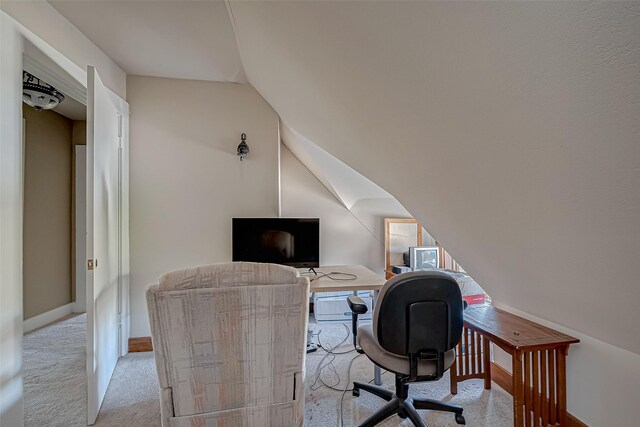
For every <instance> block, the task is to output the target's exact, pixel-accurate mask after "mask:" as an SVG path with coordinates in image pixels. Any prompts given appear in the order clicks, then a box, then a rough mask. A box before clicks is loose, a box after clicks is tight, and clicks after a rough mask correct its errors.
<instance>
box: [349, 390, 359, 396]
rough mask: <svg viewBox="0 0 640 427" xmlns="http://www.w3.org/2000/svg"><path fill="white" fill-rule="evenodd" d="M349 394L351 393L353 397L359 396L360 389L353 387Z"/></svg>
mask: <svg viewBox="0 0 640 427" xmlns="http://www.w3.org/2000/svg"><path fill="white" fill-rule="evenodd" d="M351 394H353V395H354V396H355V397H358V396H360V389H358V388H354V389H353V391H352V392H351Z"/></svg>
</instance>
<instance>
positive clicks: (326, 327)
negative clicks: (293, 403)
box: [25, 318, 513, 427]
mask: <svg viewBox="0 0 640 427" xmlns="http://www.w3.org/2000/svg"><path fill="white" fill-rule="evenodd" d="M81 323H82V322H81V320H80V319H78V318H73V319H68V320H65V321H63V322H61V323H58V324H56V325H52V326H50V327H48V328H47V329H50V328H54V329H53V331H52V332H53V333H54V334H55V336H58V338H55V337H54V336H52V337H49V336H48V335H49V334H50V331H48V330H39V331H36V332H34V333H33V334H29V335H27V336H25V397H26V399H25V414H27V413H28V414H29V417H28V422H27V424H26V425H27V426H81V425H84V408H85V407H86V398H85V394H86V391H85V387H86V385H85V384H86V383H83V381H86V376H85V375H84V340H85V338H84V325H82V324H81ZM312 328H313V330H314V332H315V333H316V334H317V333H318V332H320V335H319V338H320V340H321V342H322V344H323V345H324V346H325V347H333V346H336V345H337V344H338V343H340V341H342V339H344V338H345V337H346V335H347V331H346V330H345V328H344V326H343V325H342V324H341V323H326V324H313V325H312ZM76 329H82V332H79V331H76ZM35 334H39V335H37V336H35ZM54 334H52V335H54ZM31 335H34V336H33V337H32V336H31ZM61 335H62V336H61ZM65 337H66V338H65ZM73 337H75V339H76V340H78V341H81V344H73V348H74V349H76V351H77V353H78V354H79V355H81V356H79V357H75V358H74V357H70V355H69V353H70V351H65V352H64V354H63V353H61V352H59V351H55V348H56V347H57V346H58V343H60V342H61V341H59V340H64V341H62V342H63V343H65V344H64V345H65V346H66V347H69V346H72V344H71V343H70V341H72V340H73ZM32 338H33V339H32ZM37 339H41V340H42V343H41V344H38V345H37V346H38V347H39V348H40V351H39V352H38V353H40V354H41V355H40V356H39V357H37V358H33V357H29V360H27V357H26V356H27V341H29V345H33V344H32V343H33V342H35V341H37ZM316 340H317V338H316ZM43 344H46V345H47V346H51V349H50V350H49V349H48V350H46V351H44V349H43ZM61 347H62V346H60V348H61ZM351 348H352V344H351V338H349V339H348V340H347V341H345V343H344V344H342V345H341V346H340V347H339V348H336V349H335V352H336V353H338V352H344V351H349V350H351ZM45 353H46V354H49V355H51V357H45V356H44V354H45ZM325 356H326V352H324V351H323V350H318V351H317V352H315V353H311V354H309V355H308V356H307V369H306V375H307V376H306V388H307V391H306V404H305V425H306V426H309V427H315V426H318V427H320V426H322V427H324V426H327V427H338V426H341V424H340V399H341V396H342V392H341V391H334V390H331V389H329V388H327V387H325V386H320V385H321V383H320V381H319V380H318V381H315V379H316V373H317V368H318V366H319V364H320V363H321V362H322V365H321V366H325V365H326V367H325V368H324V369H322V372H321V376H320V378H321V379H322V380H323V381H324V382H325V383H326V384H328V385H331V386H334V387H335V388H338V389H340V390H342V389H344V387H345V385H346V384H347V371H348V367H349V364H350V362H351V360H352V359H353V357H355V356H356V353H355V352H349V353H346V354H340V355H337V356H336V357H335V359H334V360H333V363H332V364H329V363H328V362H329V361H331V359H332V357H331V356H330V357H326V358H325ZM71 359H75V360H76V361H75V362H74V363H67V362H68V361H69V360H71ZM323 359H324V360H323ZM79 361H81V366H78V365H79V364H80V363H79ZM27 365H30V366H27ZM36 365H40V366H41V367H38V366H36ZM73 367H77V371H74V368H73ZM52 368H53V369H52ZM40 369H41V370H42V375H38V374H36V372H37V371H39V370H40ZM63 371H64V372H65V373H63ZM74 372H75V374H74ZM27 374H28V375H29V376H30V378H29V380H28V381H27ZM372 378H373V365H372V364H371V362H370V361H369V360H368V359H367V358H366V356H359V357H358V358H357V359H356V360H355V361H354V362H353V365H352V367H351V382H352V381H354V380H355V381H365V382H367V381H370V380H372ZM382 378H383V382H384V384H385V385H386V386H387V387H390V388H391V387H392V386H393V385H394V377H393V375H392V374H389V373H387V374H384V375H383V377H382ZM59 381H63V382H62V383H61V385H58V382H59ZM314 383H315V384H314ZM27 384H29V385H28V387H27ZM348 384H349V385H350V383H348ZM36 386H37V387H36ZM319 386H320V387H319ZM482 386H483V383H482V381H481V380H470V381H465V382H464V383H461V384H460V385H459V386H458V394H457V395H456V396H451V395H450V394H449V377H448V376H447V375H445V377H443V378H442V379H441V380H440V381H437V382H431V383H421V384H416V385H412V386H411V387H410V392H411V394H412V395H414V396H425V397H429V398H434V399H439V400H445V401H451V402H453V403H457V404H460V405H462V406H463V408H464V415H465V418H466V419H467V425H470V426H479V427H500V426H508V425H513V416H512V412H511V411H512V406H511V405H512V400H511V396H509V394H507V393H506V392H505V391H504V390H502V389H501V388H500V387H498V386H496V385H495V384H494V388H493V389H492V390H484V389H483V387H482ZM27 388H29V389H30V390H29V391H27ZM36 389H37V390H36ZM80 402H81V403H80ZM343 404H344V405H343V407H344V426H347V427H352V426H356V425H358V423H360V422H362V421H363V420H364V419H366V418H367V417H368V416H369V415H371V414H372V413H374V412H375V411H376V410H377V409H379V408H380V407H381V406H382V405H383V401H382V400H381V399H379V398H377V397H375V396H372V395H370V394H368V393H366V392H361V395H360V397H357V398H356V397H353V396H352V395H351V393H350V392H348V391H347V392H346V393H345V395H344V402H343ZM420 413H421V414H423V416H424V419H425V422H426V423H427V424H428V425H429V426H430V427H441V426H453V425H456V424H455V422H454V418H453V416H452V415H450V414H442V413H436V412H427V411H420ZM401 421H402V422H401ZM96 425H97V426H113V427H115V426H144V427H154V426H158V427H159V426H160V404H159V401H158V382H157V377H156V372H155V364H154V360H153V354H152V353H130V354H128V355H127V356H125V357H123V358H122V359H120V361H119V362H118V365H117V367H116V370H115V372H114V375H113V378H112V380H111V383H110V384H109V389H108V391H107V395H106V397H105V401H104V403H103V405H102V409H101V410H100V415H99V416H98V421H97V423H96ZM380 425H381V426H383V427H390V426H411V425H412V424H411V422H410V421H408V420H401V419H400V418H399V417H397V416H393V417H391V418H389V419H387V420H386V421H385V422H384V423H382V424H380Z"/></svg>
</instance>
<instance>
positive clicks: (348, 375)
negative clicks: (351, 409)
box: [340, 354, 362, 427]
mask: <svg viewBox="0 0 640 427" xmlns="http://www.w3.org/2000/svg"><path fill="white" fill-rule="evenodd" d="M360 356H362V354H358V355H356V356H355V357H354V358H353V359H351V361H350V362H349V368H347V383H346V384H345V385H344V390H342V396H340V427H344V395H345V394H347V391H348V390H347V387H349V384H351V366H352V365H353V361H354V360H356V359H357V358H358V357H360ZM351 390H353V389H351Z"/></svg>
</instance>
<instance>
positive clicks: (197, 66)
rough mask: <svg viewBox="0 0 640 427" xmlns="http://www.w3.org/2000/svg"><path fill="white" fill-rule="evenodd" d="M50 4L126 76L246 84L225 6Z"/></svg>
mask: <svg viewBox="0 0 640 427" xmlns="http://www.w3.org/2000/svg"><path fill="white" fill-rule="evenodd" d="M49 3H51V5H52V6H53V7H54V8H55V9H56V10H57V11H58V12H60V13H61V14H62V15H63V16H64V17H65V18H67V19H68V20H69V21H70V22H71V23H72V24H73V25H75V26H76V27H77V28H78V29H79V30H80V31H81V32H82V33H84V34H85V35H86V36H87V37H88V38H89V39H90V40H91V41H92V42H93V43H95V44H96V46H98V47H99V48H100V49H101V50H102V51H103V52H105V53H106V54H107V55H108V56H109V57H110V58H111V59H113V60H114V61H115V62H116V63H117V64H118V65H119V66H120V67H121V68H122V69H123V70H124V71H125V72H126V73H127V74H132V75H142V76H154V77H171V78H179V79H193V80H210V81H222V82H246V77H245V75H244V71H243V69H242V63H241V62H240V56H239V54H238V48H237V45H236V39H235V36H234V33H233V28H232V26H231V21H230V19H229V16H228V14H227V10H226V6H225V3H224V2H222V1H86V0H85V1H68V0H65V1H58V0H49Z"/></svg>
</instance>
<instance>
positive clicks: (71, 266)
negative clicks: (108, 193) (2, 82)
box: [22, 56, 87, 426]
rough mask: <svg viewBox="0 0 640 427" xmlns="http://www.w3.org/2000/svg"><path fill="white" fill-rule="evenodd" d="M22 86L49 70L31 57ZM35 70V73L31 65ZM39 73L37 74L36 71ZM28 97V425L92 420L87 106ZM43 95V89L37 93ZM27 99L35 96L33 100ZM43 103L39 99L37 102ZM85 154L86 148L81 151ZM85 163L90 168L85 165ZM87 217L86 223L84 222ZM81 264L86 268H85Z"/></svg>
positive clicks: (25, 140) (24, 109)
mask: <svg viewBox="0 0 640 427" xmlns="http://www.w3.org/2000/svg"><path fill="white" fill-rule="evenodd" d="M23 67H24V71H23V85H24V83H25V82H27V81H30V82H37V84H40V85H41V87H42V88H46V87H48V86H51V87H53V86H52V85H51V84H50V83H49V82H48V81H46V80H45V78H44V77H43V74H44V75H48V72H49V70H46V71H45V70H44V69H43V68H42V67H39V66H37V65H35V61H34V60H32V59H31V58H29V57H27V56H25V58H24V63H23ZM27 70H28V71H27ZM35 73H37V74H35ZM60 94H61V95H60V97H61V98H63V100H62V102H60V103H59V104H58V105H57V106H56V107H55V108H52V109H44V110H42V111H38V110H37V109H36V108H34V107H33V106H31V105H27V103H23V105H22V112H23V152H24V178H23V179H24V205H23V314H24V325H23V330H24V333H25V335H24V338H23V373H24V416H25V425H26V426H40V425H53V424H57V425H63V424H64V425H86V419H87V398H86V388H87V370H86V346H87V338H86V331H87V327H86V325H87V320H86V314H85V313H84V312H85V311H86V280H85V278H84V270H82V267H84V264H85V261H84V260H85V259H86V246H85V245H84V244H83V241H84V240H85V239H86V231H85V230H86V216H85V215H82V212H83V211H84V212H86V209H87V206H86V188H85V187H84V185H85V184H84V183H86V172H83V171H86V157H82V155H81V153H83V152H86V150H85V147H86V145H85V144H86V106H85V105H84V100H82V101H79V100H77V99H74V98H73V97H71V96H70V95H69V94H67V93H64V92H62V91H60ZM33 96H34V98H37V96H38V94H37V93H34V94H33ZM27 100H29V101H32V100H31V98H27ZM32 102H33V103H34V104H35V106H36V107H40V105H39V104H38V103H39V102H45V101H41V100H38V99H35V100H34V101H32ZM78 153H80V154H78ZM83 166H84V168H83ZM83 221H84V222H83ZM80 270H82V272H83V274H78V271H80Z"/></svg>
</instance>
